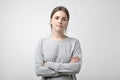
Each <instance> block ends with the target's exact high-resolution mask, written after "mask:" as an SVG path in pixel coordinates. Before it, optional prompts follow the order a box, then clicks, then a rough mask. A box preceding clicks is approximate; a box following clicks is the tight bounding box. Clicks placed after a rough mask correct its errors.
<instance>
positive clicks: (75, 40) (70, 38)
mask: <svg viewBox="0 0 120 80" xmlns="http://www.w3.org/2000/svg"><path fill="white" fill-rule="evenodd" d="M69 40H70V41H71V42H75V43H76V42H79V39H77V38H74V37H69Z"/></svg>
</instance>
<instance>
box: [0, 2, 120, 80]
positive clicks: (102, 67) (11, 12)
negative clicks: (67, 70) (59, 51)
mask: <svg viewBox="0 0 120 80" xmlns="http://www.w3.org/2000/svg"><path fill="white" fill-rule="evenodd" d="M56 6H65V7H67V8H68V10H69V12H70V15H71V16H70V22H69V26H68V30H67V35H68V36H71V37H74V38H78V39H79V40H80V43H81V48H82V53H83V65H82V68H81V71H80V73H79V74H77V78H78V80H120V76H119V75H120V62H119V61H120V0H31V1H30V0H0V80H40V77H36V75H35V72H34V51H35V46H36V43H37V41H38V40H39V39H41V38H43V37H47V36H49V35H50V33H51V31H50V26H49V20H50V19H49V18H50V13H51V11H52V10H53V8H55V7H56ZM48 48H49V46H48Z"/></svg>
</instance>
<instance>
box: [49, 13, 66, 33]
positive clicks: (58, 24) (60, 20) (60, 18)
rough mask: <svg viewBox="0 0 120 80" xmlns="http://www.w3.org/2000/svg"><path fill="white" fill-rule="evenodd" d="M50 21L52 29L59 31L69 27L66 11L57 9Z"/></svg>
mask: <svg viewBox="0 0 120 80" xmlns="http://www.w3.org/2000/svg"><path fill="white" fill-rule="evenodd" d="M50 23H51V25H52V30H54V31H57V32H64V31H65V29H66V28H67V24H68V17H67V15H66V13H65V12H64V11H57V12H56V13H54V15H53V16H52V19H51V20H50Z"/></svg>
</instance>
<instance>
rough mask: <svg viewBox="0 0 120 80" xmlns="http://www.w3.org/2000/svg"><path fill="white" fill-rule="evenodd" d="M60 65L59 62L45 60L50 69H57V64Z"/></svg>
mask: <svg viewBox="0 0 120 80" xmlns="http://www.w3.org/2000/svg"><path fill="white" fill-rule="evenodd" d="M60 65H61V63H56V62H50V61H48V62H47V65H46V66H47V67H48V68H50V69H53V70H55V71H56V70H58V68H59V66H60Z"/></svg>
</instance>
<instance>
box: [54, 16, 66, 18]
mask: <svg viewBox="0 0 120 80" xmlns="http://www.w3.org/2000/svg"><path fill="white" fill-rule="evenodd" d="M55 17H59V16H55ZM62 18H67V17H62Z"/></svg>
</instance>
